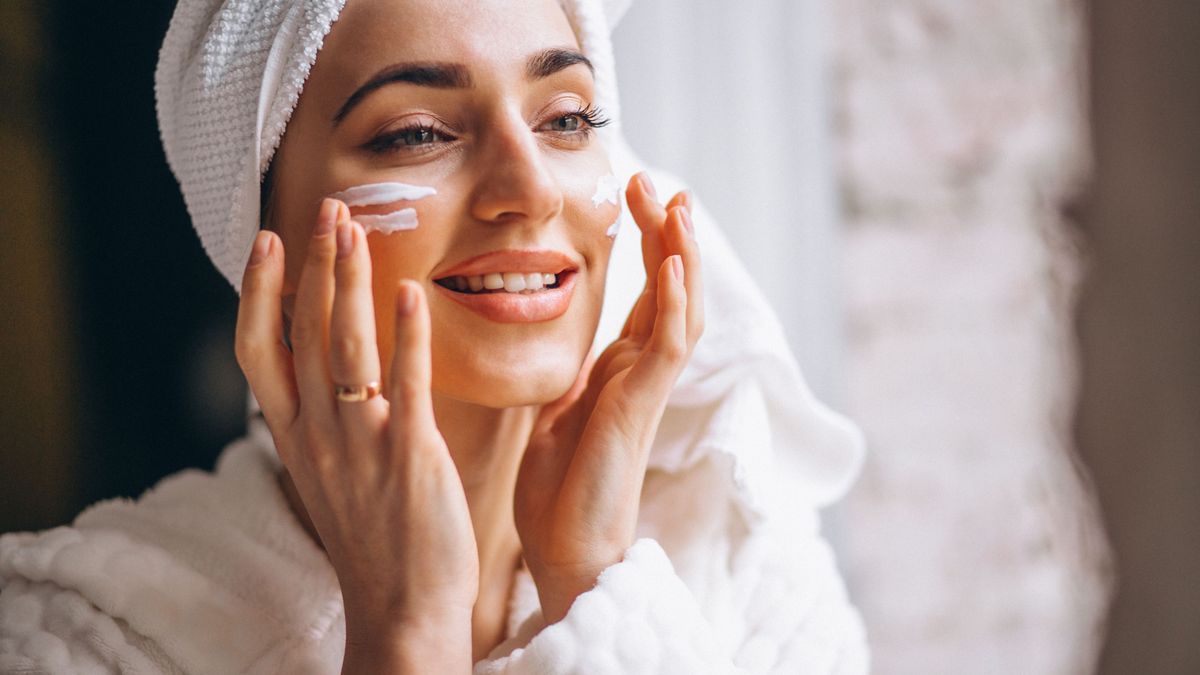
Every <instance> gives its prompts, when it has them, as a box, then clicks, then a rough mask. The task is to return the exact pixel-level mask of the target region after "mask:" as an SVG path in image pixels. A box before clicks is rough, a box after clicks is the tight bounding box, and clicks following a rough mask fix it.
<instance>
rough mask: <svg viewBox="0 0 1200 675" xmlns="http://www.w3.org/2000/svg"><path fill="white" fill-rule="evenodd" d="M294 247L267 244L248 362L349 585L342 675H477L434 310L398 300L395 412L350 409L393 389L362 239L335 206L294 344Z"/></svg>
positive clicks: (265, 234) (268, 238)
mask: <svg viewBox="0 0 1200 675" xmlns="http://www.w3.org/2000/svg"><path fill="white" fill-rule="evenodd" d="M283 286H284V251H283V242H282V241H281V240H280V239H279V237H278V236H276V235H275V234H274V233H273V232H269V231H262V232H259V233H258V237H257V239H256V240H255V242H254V248H253V251H252V253H251V257H250V262H249V265H248V266H247V268H246V272H245V276H244V279H243V282H242V297H241V304H240V306H239V310H238V324H237V343H236V344H237V358H238V362H239V364H240V365H241V367H242V370H243V372H244V373H245V374H246V379H247V380H248V381H249V383H250V388H251V390H252V391H253V392H254V395H255V397H256V398H257V399H258V402H259V405H260V406H261V407H262V411H263V416H264V417H265V418H266V422H267V426H268V427H269V428H270V430H271V435H272V436H273V437H274V439H275V446H276V448H277V449H278V452H279V456H280V459H281V460H282V461H283V464H284V466H285V467H286V468H287V471H288V472H289V474H290V475H291V478H292V480H293V482H294V483H295V486H296V491H297V492H298V494H299V496H300V499H301V501H302V502H303V504H304V507H305V509H306V510H307V511H308V515H309V517H310V519H311V521H312V524H313V527H314V529H315V530H316V532H317V534H318V536H319V537H320V540H321V544H322V545H323V546H324V547H325V550H326V552H327V554H328V555H329V560H330V562H331V563H332V564H333V568H334V570H335V571H336V573H337V577H338V581H339V583H340V584H341V588H342V596H343V600H344V603H345V611H346V642H347V645H346V659H345V662H344V666H343V670H344V672H350V671H351V670H353V671H354V672H369V671H371V670H377V671H379V672H383V671H386V670H389V669H390V667H391V666H389V665H388V664H391V665H401V664H403V663H404V662H409V663H412V662H413V661H414V660H415V661H418V662H420V663H421V664H422V669H428V668H433V670H434V671H437V672H451V671H453V670H458V671H460V672H461V671H463V670H466V671H469V670H470V667H471V613H472V609H473V607H474V603H475V599H476V596H477V594H478V586H479V560H478V553H477V550H476V545H475V536H474V531H473V529H472V527H471V518H470V513H469V511H468V509H467V502H466V496H465V494H464V492H463V487H462V482H461V480H460V479H459V475H458V471H457V469H456V467H455V465H454V462H453V460H452V459H451V457H450V454H449V451H448V449H447V447H446V442H445V440H444V439H443V438H442V435H441V433H440V432H439V431H438V429H437V426H436V424H435V422H434V417H433V405H432V400H431V397H430V369H431V366H430V349H429V344H430V343H429V341H430V328H429V310H428V307H427V305H426V301H425V294H424V292H423V290H422V289H421V287H420V286H419V285H418V284H416V283H413V282H410V281H405V282H402V284H401V288H400V289H399V291H398V293H397V305H396V349H395V356H394V357H393V362H392V364H391V370H390V373H389V376H388V378H387V380H386V389H385V390H384V396H383V397H380V396H375V397H373V398H370V399H368V400H365V401H358V402H345V401H339V400H337V398H336V397H335V395H334V387H335V384H338V385H348V386H354V385H365V384H367V383H369V382H378V381H380V380H381V379H383V378H382V377H381V374H382V373H381V370H382V366H381V365H380V361H379V350H378V346H377V344H376V333H375V318H374V317H375V313H374V302H373V296H372V293H371V260H370V254H369V252H368V249H367V244H366V235H365V233H364V232H363V229H362V227H361V226H359V225H358V224H357V223H355V222H353V221H351V220H350V213H349V210H348V209H347V208H346V206H345V205H344V204H343V203H342V202H339V201H337V200H331V199H326V200H325V201H324V202H323V203H322V205H321V209H320V214H319V215H318V218H317V225H316V227H315V228H314V231H313V236H312V238H311V240H310V241H309V244H308V252H307V257H306V260H305V262H304V268H303V270H302V272H301V275H300V281H299V285H298V290H297V293H296V302H295V311H294V316H293V319H292V323H291V335H290V338H291V344H292V350H291V351H289V350H288V348H287V346H286V343H285V341H284V327H283V320H282V318H283V315H282V311H281V310H282V297H281V296H282V292H283Z"/></svg>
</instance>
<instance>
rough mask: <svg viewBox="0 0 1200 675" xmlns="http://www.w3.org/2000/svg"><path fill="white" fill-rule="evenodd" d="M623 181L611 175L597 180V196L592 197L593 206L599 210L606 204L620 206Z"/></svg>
mask: <svg viewBox="0 0 1200 675" xmlns="http://www.w3.org/2000/svg"><path fill="white" fill-rule="evenodd" d="M620 195H621V181H619V180H617V177H616V176H614V175H612V174H611V173H610V174H608V175H607V176H600V178H598V179H596V194H594V195H592V206H594V207H597V208H599V206H600V205H601V204H603V203H605V202H608V203H610V204H620Z"/></svg>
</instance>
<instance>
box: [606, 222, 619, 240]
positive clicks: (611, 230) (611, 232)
mask: <svg viewBox="0 0 1200 675" xmlns="http://www.w3.org/2000/svg"><path fill="white" fill-rule="evenodd" d="M620 229H621V219H620V218H617V220H616V221H614V222H613V224H612V225H609V226H608V229H607V230H605V231H604V234H607V235H608V238H609V239H616V238H617V231H618V230H620Z"/></svg>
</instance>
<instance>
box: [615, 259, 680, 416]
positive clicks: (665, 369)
mask: <svg viewBox="0 0 1200 675" xmlns="http://www.w3.org/2000/svg"><path fill="white" fill-rule="evenodd" d="M684 274H685V270H684V266H683V259H682V257H681V256H679V255H672V256H670V257H668V258H667V259H666V260H664V261H663V264H662V266H661V267H660V268H659V270H658V303H657V304H658V308H659V309H658V316H656V317H655V320H654V332H653V333H652V334H651V336H650V340H649V341H648V342H647V343H646V347H645V349H643V350H642V353H641V355H640V356H638V359H637V361H635V362H634V363H633V366H632V367H631V368H630V370H629V377H628V379H627V382H628V384H629V385H630V387H631V391H634V392H639V393H640V392H644V393H645V394H646V395H648V396H650V397H651V398H650V400H649V401H647V405H650V404H651V403H658V404H661V403H662V402H664V401H665V398H666V394H667V393H668V392H670V390H671V386H672V385H673V384H674V383H675V378H676V377H677V376H678V375H679V371H680V370H682V369H683V364H684V363H685V362H686V361H687V355H688V344H687V292H686V289H685V286H684V279H683V278H682V277H683V275H684Z"/></svg>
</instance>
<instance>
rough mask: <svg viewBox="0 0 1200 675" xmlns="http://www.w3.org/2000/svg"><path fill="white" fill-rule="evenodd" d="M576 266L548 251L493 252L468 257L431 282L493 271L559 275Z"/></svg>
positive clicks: (563, 254) (559, 253)
mask: <svg viewBox="0 0 1200 675" xmlns="http://www.w3.org/2000/svg"><path fill="white" fill-rule="evenodd" d="M578 268H579V266H578V265H576V264H575V261H574V260H572V259H571V256H569V255H567V254H565V253H562V252H559V251H554V250H550V249H522V250H517V249H506V250H503V251H492V252H490V253H484V254H482V255H477V256H475V257H474V258H468V259H466V260H464V261H462V262H461V263H459V264H457V265H455V266H454V267H451V268H449V269H446V270H442V271H439V272H438V273H436V274H434V275H433V278H434V279H444V278H445V277H473V276H477V275H483V274H491V273H493V272H544V273H546V274H558V273H559V272H562V271H563V270H568V271H575V270H576V269H578Z"/></svg>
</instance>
